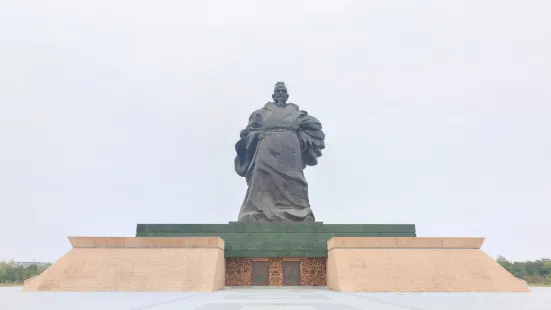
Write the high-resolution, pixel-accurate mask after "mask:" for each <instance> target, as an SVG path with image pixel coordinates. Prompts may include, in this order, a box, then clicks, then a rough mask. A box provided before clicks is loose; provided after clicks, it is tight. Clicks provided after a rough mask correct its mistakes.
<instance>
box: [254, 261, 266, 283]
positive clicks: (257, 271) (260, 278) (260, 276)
mask: <svg viewBox="0 0 551 310" xmlns="http://www.w3.org/2000/svg"><path fill="white" fill-rule="evenodd" d="M252 285H253V286H268V285H270V264H269V263H268V262H253V271H252Z"/></svg>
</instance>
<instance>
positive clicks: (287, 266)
mask: <svg viewBox="0 0 551 310" xmlns="http://www.w3.org/2000/svg"><path fill="white" fill-rule="evenodd" d="M283 285H284V286H300V262H298V261H296V262H285V261H284V262H283Z"/></svg>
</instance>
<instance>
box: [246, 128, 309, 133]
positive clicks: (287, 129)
mask: <svg viewBox="0 0 551 310" xmlns="http://www.w3.org/2000/svg"><path fill="white" fill-rule="evenodd" d="M253 131H258V132H265V133H268V132H297V131H298V129H296V128H292V127H274V128H265V129H253Z"/></svg>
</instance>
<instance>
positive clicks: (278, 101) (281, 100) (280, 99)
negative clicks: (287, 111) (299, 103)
mask: <svg viewBox="0 0 551 310" xmlns="http://www.w3.org/2000/svg"><path fill="white" fill-rule="evenodd" d="M285 101H286V100H285V98H283V97H276V98H275V104H277V105H278V106H281V107H283V106H286V105H287V104H286V103H285Z"/></svg>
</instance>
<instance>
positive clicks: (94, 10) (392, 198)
mask: <svg viewBox="0 0 551 310" xmlns="http://www.w3.org/2000/svg"><path fill="white" fill-rule="evenodd" d="M550 10H551V6H550V5H549V1H546V0H541V1H520V0H519V1H507V0H506V1H497V0H496V1H489V0H486V1H480V0H472V1H442V0H439V1H436V0H435V1H411V0H404V1H386V0H380V1H360V0H358V1H320V0H316V1H298V0H293V1H283V0H279V1H269V2H268V1H258V0H250V1H238V0H232V1H206V0H202V1H137V0H131V1H121V0H117V1H113V0H96V1H44V0H37V1H24V0H3V1H1V2H0V214H1V216H0V218H1V221H0V222H1V226H0V231H1V233H0V260H1V259H11V258H14V259H16V260H24V261H26V260H32V259H36V260H37V261H53V260H55V259H57V258H58V257H60V256H62V255H63V254H64V253H65V252H66V251H68V250H69V249H70V244H69V242H68V240H67V238H66V237H67V236H132V235H134V233H135V226H136V224H137V223H227V222H228V221H234V220H236V219H237V215H238V212H239V208H240V205H241V202H242V200H243V197H244V194H245V190H246V185H245V181H244V179H242V178H240V177H239V176H238V175H237V174H236V173H235V172H234V166H233V159H234V157H235V150H234V144H235V142H236V141H237V139H238V138H239V131H240V130H241V129H243V128H244V126H245V125H246V124H247V119H248V117H249V115H250V113H251V112H252V111H254V110H256V109H258V108H260V107H262V106H263V105H264V103H266V102H267V101H268V100H270V99H271V97H270V95H271V93H272V91H273V86H274V84H275V82H277V81H285V83H286V84H287V86H288V89H289V93H290V98H289V101H291V102H294V103H296V104H298V105H299V106H300V107H301V109H304V110H307V111H308V112H309V113H310V114H311V115H313V116H315V117H317V118H318V119H319V120H320V121H321V122H322V124H323V126H324V131H325V133H326V135H327V139H326V146H327V148H326V149H325V151H324V154H323V156H322V157H321V158H320V161H319V165H317V166H315V167H308V168H307V170H306V177H307V179H308V182H309V184H310V189H309V191H310V202H311V205H312V209H313V211H314V213H315V215H316V219H317V220H319V221H323V222H325V223H388V224H391V223H407V224H409V223H411V224H416V227H417V232H418V236H431V237H433V236H444V237H455V236H462V237H479V236H480V237H486V241H485V244H484V246H483V249H484V250H485V251H486V252H487V253H488V254H489V255H491V256H492V257H495V256H496V255H498V254H501V255H504V256H506V257H507V258H510V259H515V260H523V259H538V258H541V257H551V242H549V239H548V238H547V237H549V235H551V233H550V231H551V226H550V224H551V221H550V218H551V139H550V134H551V121H550V119H551V56H550V55H551V19H550V18H549V17H550V15H549V14H550V13H549V12H550ZM545 238H546V239H545Z"/></svg>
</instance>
